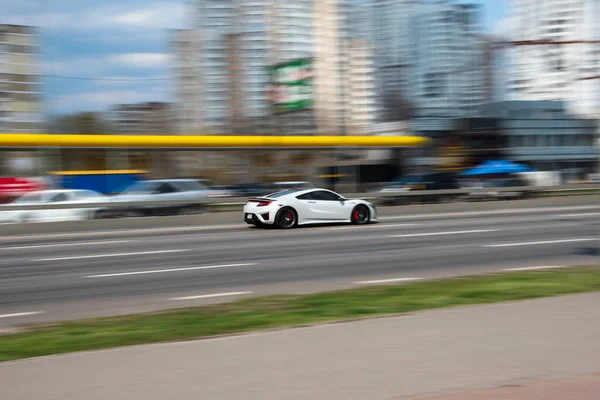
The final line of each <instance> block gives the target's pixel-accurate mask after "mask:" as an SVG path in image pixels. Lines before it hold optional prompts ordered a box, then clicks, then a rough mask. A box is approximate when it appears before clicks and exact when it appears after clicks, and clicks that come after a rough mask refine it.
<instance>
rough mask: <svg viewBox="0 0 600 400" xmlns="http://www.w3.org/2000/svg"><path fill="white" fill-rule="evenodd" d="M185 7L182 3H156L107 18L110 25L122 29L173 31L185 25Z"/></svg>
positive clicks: (123, 11)
mask: <svg viewBox="0 0 600 400" xmlns="http://www.w3.org/2000/svg"><path fill="white" fill-rule="evenodd" d="M187 7H188V6H187V5H186V4H184V3H183V2H182V3H178V4H174V3H162V2H156V3H151V4H150V5H146V6H145V7H143V8H136V9H133V10H126V11H125V10H121V11H120V12H116V13H114V14H113V15H112V16H111V17H109V18H108V22H109V23H111V24H115V25H119V26H122V27H124V28H126V27H131V28H136V29H140V28H151V29H157V28H158V29H175V28H181V27H183V26H184V23H185V16H186V11H187Z"/></svg>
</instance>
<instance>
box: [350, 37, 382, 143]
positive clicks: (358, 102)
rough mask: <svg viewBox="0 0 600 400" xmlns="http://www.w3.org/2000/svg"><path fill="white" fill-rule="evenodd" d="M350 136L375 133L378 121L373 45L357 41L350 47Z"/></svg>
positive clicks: (352, 42) (364, 41) (351, 43)
mask: <svg viewBox="0 0 600 400" xmlns="http://www.w3.org/2000/svg"><path fill="white" fill-rule="evenodd" d="M347 90H348V96H347V105H346V107H347V110H348V112H347V113H346V115H347V119H346V121H347V122H346V124H347V125H346V127H347V129H346V130H347V132H348V133H349V134H351V135H369V134H372V133H373V127H374V124H375V117H376V103H375V69H374V68H373V49H372V47H371V44H370V42H368V41H366V40H360V39H354V40H351V41H350V42H349V44H348V85H347Z"/></svg>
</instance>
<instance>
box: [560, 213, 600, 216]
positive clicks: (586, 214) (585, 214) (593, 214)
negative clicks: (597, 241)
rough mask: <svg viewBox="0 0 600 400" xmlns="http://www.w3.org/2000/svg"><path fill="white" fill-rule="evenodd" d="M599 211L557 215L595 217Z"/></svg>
mask: <svg viewBox="0 0 600 400" xmlns="http://www.w3.org/2000/svg"><path fill="white" fill-rule="evenodd" d="M597 215H600V213H581V214H562V215H559V217H595V216H597Z"/></svg>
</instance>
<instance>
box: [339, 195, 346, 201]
mask: <svg viewBox="0 0 600 400" xmlns="http://www.w3.org/2000/svg"><path fill="white" fill-rule="evenodd" d="M338 200H339V201H342V202H343V201H346V200H347V199H346V198H345V197H342V196H340V198H339V199H338Z"/></svg>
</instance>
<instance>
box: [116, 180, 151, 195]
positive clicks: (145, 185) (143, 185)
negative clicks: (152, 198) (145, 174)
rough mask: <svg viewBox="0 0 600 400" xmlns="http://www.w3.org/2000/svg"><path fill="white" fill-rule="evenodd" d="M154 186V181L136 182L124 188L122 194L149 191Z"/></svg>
mask: <svg viewBox="0 0 600 400" xmlns="http://www.w3.org/2000/svg"><path fill="white" fill-rule="evenodd" d="M155 188H156V183H155V182H137V183H134V184H133V185H131V186H129V187H128V188H127V189H125V190H124V191H123V194H136V193H150V192H152V191H153V190H154V189H155Z"/></svg>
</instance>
